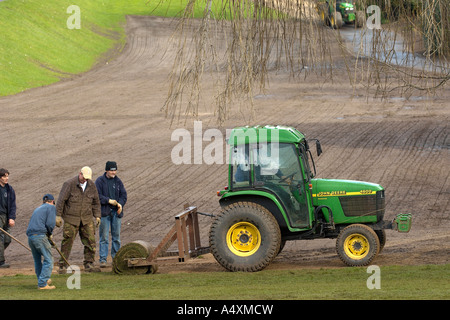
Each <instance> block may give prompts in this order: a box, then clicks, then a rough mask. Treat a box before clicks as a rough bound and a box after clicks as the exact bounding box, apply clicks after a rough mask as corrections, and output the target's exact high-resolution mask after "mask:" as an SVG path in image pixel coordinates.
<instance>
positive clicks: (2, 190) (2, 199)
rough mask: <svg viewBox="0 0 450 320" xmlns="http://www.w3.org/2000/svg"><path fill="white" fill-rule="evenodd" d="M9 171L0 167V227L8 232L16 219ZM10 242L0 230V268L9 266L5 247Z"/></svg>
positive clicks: (14, 194)
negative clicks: (6, 260) (6, 261)
mask: <svg viewBox="0 0 450 320" xmlns="http://www.w3.org/2000/svg"><path fill="white" fill-rule="evenodd" d="M8 182H9V171H8V170H6V169H3V168H1V169H0V228H2V229H3V230H5V231H6V232H8V233H9V232H10V228H11V227H14V225H15V220H16V193H15V192H14V189H13V187H11V186H10V185H9V183H8ZM10 243H11V237H10V236H8V235H7V234H6V233H3V232H1V231H0V268H9V264H7V263H5V249H6V248H7V247H8V246H9V244H10Z"/></svg>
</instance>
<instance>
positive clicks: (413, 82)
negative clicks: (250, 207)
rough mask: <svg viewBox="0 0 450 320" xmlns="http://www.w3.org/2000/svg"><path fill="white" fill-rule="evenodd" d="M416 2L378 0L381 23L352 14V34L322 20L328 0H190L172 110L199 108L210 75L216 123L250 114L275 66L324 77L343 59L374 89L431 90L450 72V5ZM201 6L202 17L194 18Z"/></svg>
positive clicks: (168, 109)
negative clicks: (357, 18)
mask: <svg viewBox="0 0 450 320" xmlns="http://www.w3.org/2000/svg"><path fill="white" fill-rule="evenodd" d="M393 1H395V5H393V4H392V2H393ZM411 1H414V0H378V6H379V8H380V9H381V12H382V16H380V17H379V18H381V19H382V20H383V22H384V24H383V25H382V27H381V28H380V29H370V28H368V27H367V26H366V25H362V26H361V27H360V28H355V27H358V26H357V25H356V23H355V27H354V28H353V29H352V31H351V32H350V34H351V35H352V37H349V36H348V32H346V34H344V33H343V30H344V29H342V30H341V29H332V28H329V27H327V26H325V25H324V22H326V21H323V20H322V19H321V17H320V15H319V13H320V8H321V5H322V4H323V3H322V2H323V0H317V1H315V0H218V1H214V2H213V1H212V0H207V1H206V2H205V1H197V0H190V1H189V2H188V4H187V5H186V7H185V9H184V11H183V12H182V14H181V16H180V18H179V20H178V26H177V32H176V36H175V37H174V40H175V41H176V46H177V54H176V57H175V60H174V64H173V69H172V72H171V74H170V88H169V92H168V97H167V100H166V103H165V105H164V107H163V109H164V111H165V113H166V116H167V117H169V118H171V119H172V121H179V120H180V119H181V118H182V117H184V118H185V119H186V117H185V116H192V117H194V118H196V117H198V115H199V105H200V103H201V100H202V86H203V84H204V83H205V82H207V83H208V84H210V83H212V84H213V85H214V88H215V92H216V93H215V96H214V103H213V104H214V107H213V110H214V114H215V117H216V119H217V121H218V122H219V123H223V122H224V121H225V120H226V119H227V118H228V117H229V115H230V114H232V113H233V112H239V111H240V109H239V108H243V109H242V111H243V112H242V114H245V115H252V114H253V113H254V109H253V96H254V92H255V90H259V91H264V90H265V89H266V87H267V85H268V81H269V75H270V74H271V73H276V72H280V71H282V72H285V73H286V74H287V75H289V77H291V78H293V79H296V80H297V79H298V80H301V79H305V78H307V77H308V75H310V74H311V73H314V74H316V75H319V76H322V77H323V78H324V81H325V80H327V79H332V78H333V72H334V71H335V70H336V65H335V62H336V61H339V62H340V63H343V64H344V70H345V71H346V74H347V78H348V80H349V81H350V83H351V84H352V85H354V86H358V87H361V86H362V87H363V88H366V90H367V93H368V94H371V95H375V96H380V97H385V96H387V95H389V94H391V93H393V92H395V93H396V94H405V95H408V94H411V93H412V92H413V91H414V90H419V91H421V92H423V91H426V92H427V93H434V92H435V90H436V89H439V88H442V87H444V86H445V85H446V84H447V82H448V80H449V79H450V68H449V61H448V60H447V58H446V54H449V34H450V31H449V27H448V26H449V21H448V20H449V15H448V8H447V7H446V6H444V1H446V0H417V1H419V2H417V1H415V3H417V6H416V7H414V8H412V6H411V5H410V2H411ZM371 3H373V1H371ZM330 5H331V6H332V10H337V9H336V3H331V4H330ZM368 5H369V3H368V1H367V0H360V1H359V2H358V3H357V5H356V9H358V10H360V11H362V12H363V13H364V16H366V17H367V16H369V17H370V15H369V14H367V12H366V9H367V7H368ZM199 6H202V8H203V14H202V17H201V18H193V17H194V10H195V9H196V8H198V7H199ZM447 6H448V4H447ZM335 27H337V26H336V25H335ZM349 29H351V26H350V27H347V31H348V30H349ZM241 102H242V105H244V106H243V107H242V106H241Z"/></svg>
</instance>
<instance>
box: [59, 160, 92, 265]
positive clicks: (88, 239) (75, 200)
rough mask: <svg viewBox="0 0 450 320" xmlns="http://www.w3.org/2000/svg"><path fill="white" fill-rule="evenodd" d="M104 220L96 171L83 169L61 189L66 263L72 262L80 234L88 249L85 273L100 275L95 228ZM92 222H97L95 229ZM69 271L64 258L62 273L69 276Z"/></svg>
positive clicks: (62, 244) (85, 256)
mask: <svg viewBox="0 0 450 320" xmlns="http://www.w3.org/2000/svg"><path fill="white" fill-rule="evenodd" d="M100 217H101V213H100V200H99V197H98V192H97V188H96V186H95V183H94V182H93V181H92V170H91V168H89V167H83V168H81V170H80V172H79V173H78V175H77V176H76V177H73V178H71V179H69V180H67V181H66V182H65V183H64V184H63V186H62V188H61V192H60V193H59V197H58V201H57V202H56V226H57V227H60V226H61V224H62V222H63V221H64V226H63V240H62V242H61V252H62V254H63V255H64V257H65V258H66V259H69V255H70V252H71V251H72V245H73V242H74V240H75V237H76V236H77V233H79V234H80V239H81V243H82V244H83V245H84V261H83V265H84V270H85V271H100V270H99V269H98V268H96V267H95V266H94V260H95V228H97V227H98V226H99V224H100ZM92 218H94V219H95V226H94V221H93V219H92ZM66 268H67V265H66V263H65V262H64V260H63V259H62V258H61V259H60V260H59V273H65V272H66Z"/></svg>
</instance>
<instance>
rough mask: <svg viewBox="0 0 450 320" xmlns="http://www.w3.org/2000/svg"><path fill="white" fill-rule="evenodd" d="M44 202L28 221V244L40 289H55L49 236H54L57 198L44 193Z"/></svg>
mask: <svg viewBox="0 0 450 320" xmlns="http://www.w3.org/2000/svg"><path fill="white" fill-rule="evenodd" d="M42 201H43V204H42V205H40V206H39V207H37V208H36V209H35V210H34V211H33V214H32V215H31V218H30V222H29V223H28V228H27V232H26V233H27V236H28V245H29V246H30V249H31V253H32V254H33V260H34V271H35V272H36V276H37V279H38V289H44V290H48V289H55V286H52V285H51V280H50V276H51V274H52V270H53V256H52V250H51V248H52V246H51V244H50V242H49V240H48V237H51V236H52V233H53V229H54V228H55V223H56V208H55V198H54V197H53V195H51V194H48V193H47V194H46V195H44V197H43V199H42ZM42 258H43V261H42Z"/></svg>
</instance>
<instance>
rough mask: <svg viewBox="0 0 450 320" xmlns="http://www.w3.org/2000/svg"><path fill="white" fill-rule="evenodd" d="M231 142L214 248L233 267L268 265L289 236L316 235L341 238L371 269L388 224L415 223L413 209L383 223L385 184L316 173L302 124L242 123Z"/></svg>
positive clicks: (404, 226) (353, 262)
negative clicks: (245, 124)
mask: <svg viewBox="0 0 450 320" xmlns="http://www.w3.org/2000/svg"><path fill="white" fill-rule="evenodd" d="M312 141H313V142H314V143H315V145H316V150H317V155H318V156H319V155H320V154H321V153H322V148H321V145H320V142H319V141H318V140H312ZM228 144H229V147H230V162H229V172H228V186H227V187H225V188H224V189H223V190H221V191H219V192H218V195H219V196H220V205H221V207H222V210H221V212H220V213H219V214H218V215H216V217H215V219H214V221H213V223H212V225H211V229H210V246H211V247H210V249H211V252H212V254H213V255H214V257H215V258H216V260H217V261H218V262H219V263H220V264H221V265H222V266H223V267H225V268H226V269H228V270H231V271H259V270H262V269H263V268H265V267H266V266H267V265H268V264H269V263H270V262H271V261H272V260H273V259H274V258H275V257H276V256H277V255H278V254H279V253H280V251H281V250H282V249H283V247H284V245H285V243H286V241H288V240H303V239H317V238H336V239H337V240H336V250H337V254H338V256H339V257H340V259H341V260H342V261H343V262H344V263H345V264H347V265H349V266H364V265H367V264H369V263H371V261H372V260H373V259H374V258H375V256H376V255H377V254H378V253H379V252H380V251H381V250H382V249H383V246H384V244H385V242H386V234H385V230H386V229H394V230H397V231H400V232H408V231H409V229H410V227H411V215H410V214H398V215H397V216H396V217H395V218H394V219H393V220H392V221H385V220H383V217H384V214H385V193H384V189H383V187H381V186H380V185H378V184H375V183H369V182H360V181H350V180H336V179H318V178H315V175H316V169H315V165H314V160H313V157H312V153H311V151H310V145H311V140H307V139H306V138H305V136H304V135H303V134H302V133H301V132H300V131H298V130H297V129H295V128H292V127H285V126H263V127H261V126H256V127H239V128H235V129H233V130H232V132H231V135H230V137H229V141H228Z"/></svg>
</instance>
